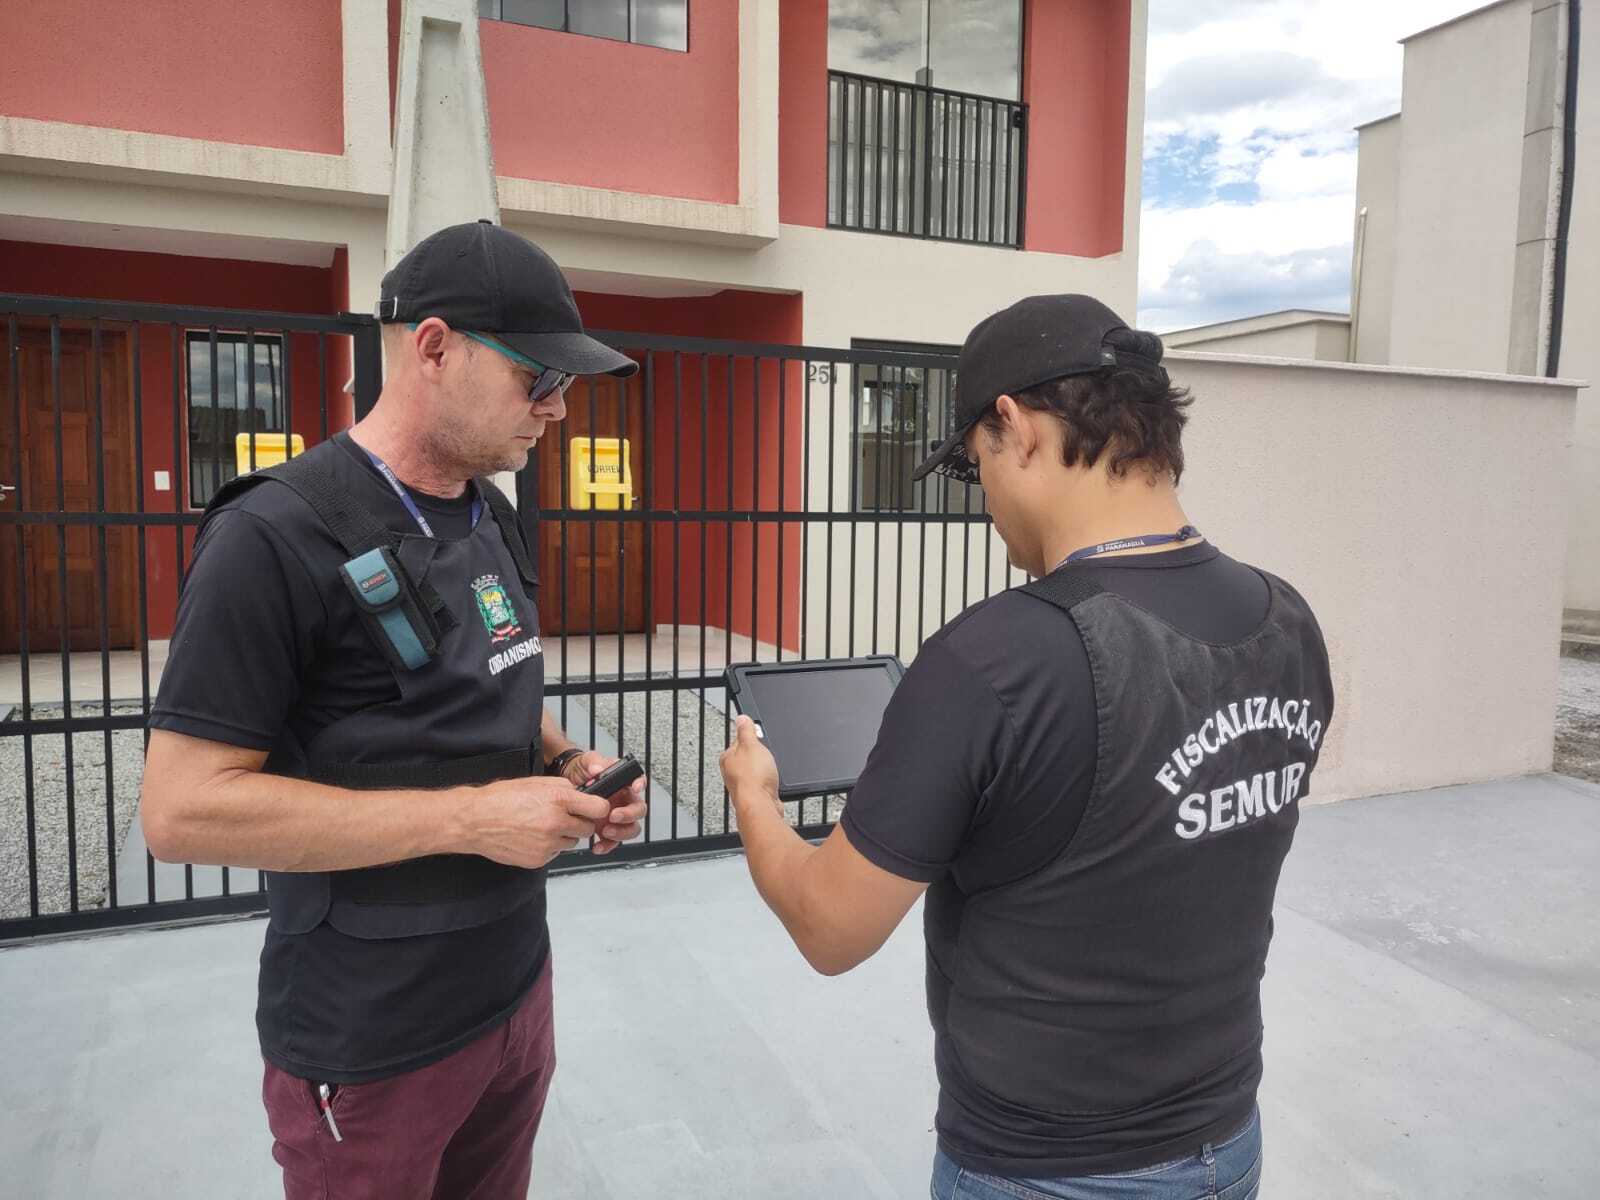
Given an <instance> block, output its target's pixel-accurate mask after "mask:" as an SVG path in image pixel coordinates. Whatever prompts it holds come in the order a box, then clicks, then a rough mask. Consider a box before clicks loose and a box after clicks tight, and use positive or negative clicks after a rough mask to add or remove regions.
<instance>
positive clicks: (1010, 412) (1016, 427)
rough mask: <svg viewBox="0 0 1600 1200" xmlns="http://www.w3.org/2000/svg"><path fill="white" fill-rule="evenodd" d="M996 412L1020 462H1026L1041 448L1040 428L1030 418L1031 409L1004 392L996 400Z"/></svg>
mask: <svg viewBox="0 0 1600 1200" xmlns="http://www.w3.org/2000/svg"><path fill="white" fill-rule="evenodd" d="M994 407H995V412H996V413H997V414H999V417H1000V420H1001V422H1002V423H1003V424H1004V426H1005V429H1006V432H1007V434H1008V435H1009V436H1010V438H1011V439H1012V441H1011V444H1012V448H1013V449H1014V451H1015V453H1016V454H1017V461H1018V463H1019V464H1026V463H1027V461H1028V459H1030V458H1032V457H1033V453H1034V451H1035V450H1037V449H1038V448H1039V430H1038V428H1037V427H1036V426H1035V425H1034V423H1033V421H1032V420H1031V419H1030V418H1031V415H1032V414H1030V413H1029V411H1028V410H1027V409H1025V408H1023V407H1022V405H1020V404H1018V403H1017V402H1016V401H1015V400H1014V399H1012V397H1010V396H1007V395H1004V394H1002V395H1001V397H1000V398H999V399H998V400H996V401H995V402H994Z"/></svg>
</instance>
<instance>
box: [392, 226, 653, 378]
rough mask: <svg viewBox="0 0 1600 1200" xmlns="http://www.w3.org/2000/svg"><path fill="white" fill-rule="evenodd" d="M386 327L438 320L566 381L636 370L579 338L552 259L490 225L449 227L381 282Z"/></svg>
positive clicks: (574, 311) (567, 291)
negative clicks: (486, 337)
mask: <svg viewBox="0 0 1600 1200" xmlns="http://www.w3.org/2000/svg"><path fill="white" fill-rule="evenodd" d="M377 314H378V320H380V321H383V322H385V323H390V322H396V321H405V322H417V321H425V320H427V319H428V318H429V317H438V318H439V319H440V320H442V321H444V322H445V323H447V324H448V325H450V326H452V327H453V328H457V329H464V330H472V331H473V332H476V333H490V334H493V335H494V336H495V337H496V338H497V339H498V340H500V341H502V342H504V343H505V344H506V345H508V346H510V347H511V348H512V349H514V350H518V351H520V352H521V353H523V354H526V355H527V356H528V357H529V358H531V359H533V360H534V361H536V362H538V363H541V364H542V365H544V366H546V367H554V368H556V369H557V370H559V371H566V372H567V373H568V374H571V375H617V376H628V375H632V374H633V373H634V372H636V371H637V370H638V369H639V364H638V363H636V362H634V361H633V359H631V358H629V357H628V356H627V355H625V354H620V353H618V352H617V351H615V350H613V349H612V348H611V347H610V346H607V345H605V344H604V343H603V342H597V341H595V339H594V338H592V337H590V336H589V335H588V334H586V333H584V331H583V321H582V319H581V318H580V317H579V316H578V306H577V304H576V303H575V302H574V301H573V299H572V289H571V287H569V286H568V285H567V280H566V277H565V276H564V275H562V274H561V268H560V267H558V266H556V264H555V260H554V259H552V258H551V257H550V256H549V255H548V254H546V253H545V252H544V251H543V250H541V249H539V247H537V246H535V245H534V244H533V243H532V242H530V241H528V239H527V238H524V237H519V236H518V235H517V234H515V233H512V232H511V231H510V230H509V229H502V228H501V227H500V226H498V225H496V224H494V223H493V222H491V221H488V220H482V221H473V222H470V223H468V224H466V225H451V226H449V227H448V228H445V229H441V230H439V232H438V233H435V234H430V235H429V236H428V237H425V238H423V239H422V241H420V242H418V243H417V244H416V245H415V246H414V247H412V249H411V250H410V252H409V253H407V254H406V256H405V257H404V258H402V259H401V260H400V261H399V262H397V263H396V264H395V265H394V267H393V269H392V270H390V272H389V273H388V274H387V275H385V276H384V277H383V284H382V290H381V293H380V299H379V300H378V305H377Z"/></svg>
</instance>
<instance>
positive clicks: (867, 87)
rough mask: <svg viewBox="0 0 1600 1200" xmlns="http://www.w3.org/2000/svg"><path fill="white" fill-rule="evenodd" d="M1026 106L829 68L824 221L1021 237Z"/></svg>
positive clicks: (875, 228) (1010, 242)
mask: <svg viewBox="0 0 1600 1200" xmlns="http://www.w3.org/2000/svg"><path fill="white" fill-rule="evenodd" d="M1027 114H1028V107H1027V105H1025V104H1021V103H1019V102H1017V101H1015V100H1002V99H998V98H996V97H993V96H975V95H971V94H969V93H967V92H952V91H948V90H946V89H943V88H934V87H923V86H921V85H918V84H910V83H896V82H894V81H893V80H889V79H874V78H872V77H870V76H866V75H854V74H851V73H849V72H847V71H829V72H828V225H829V227H830V228H833V229H860V230H865V231H867V232H869V233H890V234H899V235H902V236H905V237H920V238H936V239H940V240H943V241H952V242H977V243H979V244H982V245H989V246H1021V245H1022V232H1023V217H1024V204H1023V194H1024V190H1025V188H1026V186H1027V161H1028V144H1027V143H1028V124H1027Z"/></svg>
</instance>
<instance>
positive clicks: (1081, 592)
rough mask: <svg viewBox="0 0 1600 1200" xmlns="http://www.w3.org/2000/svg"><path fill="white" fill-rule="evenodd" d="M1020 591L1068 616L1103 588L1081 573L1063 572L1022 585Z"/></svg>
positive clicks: (1103, 589)
mask: <svg viewBox="0 0 1600 1200" xmlns="http://www.w3.org/2000/svg"><path fill="white" fill-rule="evenodd" d="M1021 590H1022V591H1024V592H1026V593H1028V595H1030V596H1037V597H1039V599H1041V600H1043V601H1045V602H1046V603H1049V604H1054V605H1055V606H1056V607H1057V608H1059V609H1061V611H1062V612H1065V613H1068V614H1070V613H1071V612H1072V610H1073V609H1074V608H1076V607H1077V606H1078V605H1080V604H1082V603H1083V602H1084V601H1085V600H1087V599H1089V598H1090V597H1091V596H1098V595H1099V594H1100V593H1101V592H1103V591H1105V588H1103V587H1101V586H1100V585H1099V584H1098V583H1095V582H1094V580H1092V579H1090V578H1088V577H1087V576H1086V575H1084V574H1083V573H1082V572H1081V571H1065V570H1063V571H1056V572H1054V573H1052V574H1050V575H1046V576H1045V577H1044V578H1043V579H1035V580H1034V581H1033V582H1032V583H1028V584H1024V585H1023V587H1022V589H1021Z"/></svg>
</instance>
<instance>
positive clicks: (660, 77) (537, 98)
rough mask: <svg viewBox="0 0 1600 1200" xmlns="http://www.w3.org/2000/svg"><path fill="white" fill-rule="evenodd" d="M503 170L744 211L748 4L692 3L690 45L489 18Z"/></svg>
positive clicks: (486, 63)
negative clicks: (743, 36) (742, 129)
mask: <svg viewBox="0 0 1600 1200" xmlns="http://www.w3.org/2000/svg"><path fill="white" fill-rule="evenodd" d="M479 36H480V40H481V42H482V45H483V73H484V81H485V86H486V88H487V90H488V96H489V124H490V129H491V133H492V140H493V144H494V162H495V170H496V171H497V172H498V173H499V174H501V175H507V176H514V177H517V178H521V179H539V180H549V181H553V182H556V183H572V184H583V185H585V186H588V187H598V188H611V189H614V190H617V191H624V192H643V193H647V194H649V195H656V196H681V197H686V198H688V199H692V200H710V201H715V202H717V203H721V204H735V203H737V202H738V199H739V0H694V2H693V3H692V4H690V5H689V50H688V52H687V53H684V52H682V51H677V50H661V49H658V48H656V47H654V46H635V45H630V44H628V43H626V42H615V41H610V40H608V39H606V38H597V37H584V36H582V35H579V34H571V33H558V32H554V31H552V30H548V29H534V28H530V27H528V26H525V25H515V24H512V23H511V22H509V21H482V22H480V23H479Z"/></svg>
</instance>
